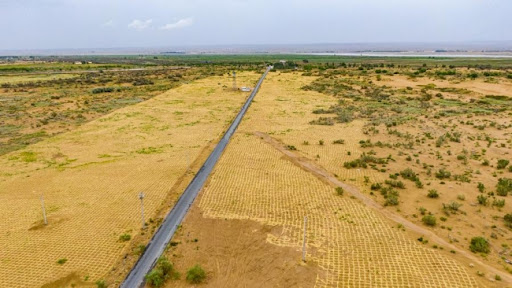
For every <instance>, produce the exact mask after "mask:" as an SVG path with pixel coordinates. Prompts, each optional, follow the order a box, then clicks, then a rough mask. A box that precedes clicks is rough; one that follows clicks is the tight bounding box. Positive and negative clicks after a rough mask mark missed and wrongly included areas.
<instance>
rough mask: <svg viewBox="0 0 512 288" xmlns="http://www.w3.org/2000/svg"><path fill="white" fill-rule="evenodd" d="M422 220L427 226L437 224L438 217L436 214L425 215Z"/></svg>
mask: <svg viewBox="0 0 512 288" xmlns="http://www.w3.org/2000/svg"><path fill="white" fill-rule="evenodd" d="M421 221H423V223H425V225H427V226H436V217H435V216H434V215H425V216H423V218H421Z"/></svg>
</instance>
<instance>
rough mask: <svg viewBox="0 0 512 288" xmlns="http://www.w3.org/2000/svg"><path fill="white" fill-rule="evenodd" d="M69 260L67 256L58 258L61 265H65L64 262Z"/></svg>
mask: <svg viewBox="0 0 512 288" xmlns="http://www.w3.org/2000/svg"><path fill="white" fill-rule="evenodd" d="M66 262H68V259H66V258H61V259H59V260H57V264H59V265H64V263H66Z"/></svg>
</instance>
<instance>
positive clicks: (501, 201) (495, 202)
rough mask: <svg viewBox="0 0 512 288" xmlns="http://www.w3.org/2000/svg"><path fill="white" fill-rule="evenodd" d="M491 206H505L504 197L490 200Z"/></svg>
mask: <svg viewBox="0 0 512 288" xmlns="http://www.w3.org/2000/svg"><path fill="white" fill-rule="evenodd" d="M492 206H496V207H498V208H502V207H503V206H505V199H494V200H493V201H492Z"/></svg>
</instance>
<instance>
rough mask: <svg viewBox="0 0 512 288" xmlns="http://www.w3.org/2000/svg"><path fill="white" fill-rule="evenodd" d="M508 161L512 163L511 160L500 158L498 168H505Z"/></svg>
mask: <svg viewBox="0 0 512 288" xmlns="http://www.w3.org/2000/svg"><path fill="white" fill-rule="evenodd" d="M508 163H510V161H508V160H505V159H500V160H498V166H497V168H498V169H505V167H507V165H508Z"/></svg>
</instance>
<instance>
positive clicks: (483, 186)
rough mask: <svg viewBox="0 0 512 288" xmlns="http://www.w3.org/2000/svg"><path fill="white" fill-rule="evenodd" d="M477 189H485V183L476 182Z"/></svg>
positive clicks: (482, 190) (481, 190) (481, 191)
mask: <svg viewBox="0 0 512 288" xmlns="http://www.w3.org/2000/svg"><path fill="white" fill-rule="evenodd" d="M477 187H478V191H480V193H483V192H484V191H485V185H484V184H483V183H480V182H478V186H477Z"/></svg>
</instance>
